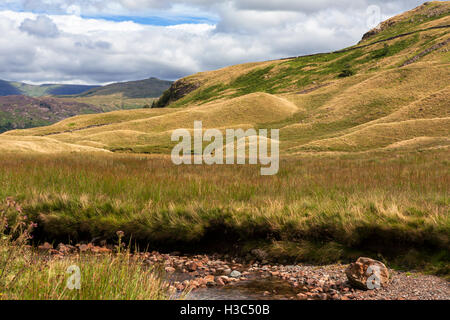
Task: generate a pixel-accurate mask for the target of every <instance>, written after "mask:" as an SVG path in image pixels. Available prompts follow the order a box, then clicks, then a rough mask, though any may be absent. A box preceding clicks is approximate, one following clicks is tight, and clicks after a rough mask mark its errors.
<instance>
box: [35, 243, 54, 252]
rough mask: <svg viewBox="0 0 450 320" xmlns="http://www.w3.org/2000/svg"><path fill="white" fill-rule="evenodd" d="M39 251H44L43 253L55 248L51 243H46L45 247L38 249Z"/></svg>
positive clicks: (41, 246)
mask: <svg viewBox="0 0 450 320" xmlns="http://www.w3.org/2000/svg"><path fill="white" fill-rule="evenodd" d="M38 249H39V250H42V251H50V250H52V249H53V246H52V245H51V244H50V243H48V242H45V243H44V244H43V245H40V246H39V247H38Z"/></svg>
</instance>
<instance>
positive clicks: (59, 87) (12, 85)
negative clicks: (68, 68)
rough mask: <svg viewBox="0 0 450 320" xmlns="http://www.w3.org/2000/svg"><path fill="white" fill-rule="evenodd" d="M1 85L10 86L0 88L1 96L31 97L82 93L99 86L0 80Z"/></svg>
mask: <svg viewBox="0 0 450 320" xmlns="http://www.w3.org/2000/svg"><path fill="white" fill-rule="evenodd" d="M0 83H2V84H0V87H1V86H3V87H4V88H8V90H1V89H0V96H10V95H25V96H29V97H42V96H50V95H67V94H80V93H82V92H85V91H87V90H90V89H93V88H97V87H99V86H94V85H92V86H90V85H71V84H42V85H32V84H27V83H22V82H13V81H11V82H8V81H3V80H0Z"/></svg>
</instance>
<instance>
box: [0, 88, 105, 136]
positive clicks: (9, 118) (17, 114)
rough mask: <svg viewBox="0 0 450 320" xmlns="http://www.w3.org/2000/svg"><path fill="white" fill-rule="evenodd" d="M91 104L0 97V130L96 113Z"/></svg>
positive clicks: (51, 99)
mask: <svg viewBox="0 0 450 320" xmlns="http://www.w3.org/2000/svg"><path fill="white" fill-rule="evenodd" d="M98 112H102V110H101V109H100V108H98V107H95V106H93V105H88V104H84V103H78V102H67V101H62V100H58V99H54V98H48V97H46V98H31V97H26V96H7V97H0V132H4V131H7V130H12V129H23V128H31V127H37V126H43V125H49V124H52V123H55V122H58V121H61V120H63V119H66V118H69V117H73V116H75V115H78V114H86V113H98Z"/></svg>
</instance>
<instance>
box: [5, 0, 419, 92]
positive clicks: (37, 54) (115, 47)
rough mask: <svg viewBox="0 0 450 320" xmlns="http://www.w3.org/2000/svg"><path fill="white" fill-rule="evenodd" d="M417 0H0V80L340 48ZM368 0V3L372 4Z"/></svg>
mask: <svg viewBox="0 0 450 320" xmlns="http://www.w3.org/2000/svg"><path fill="white" fill-rule="evenodd" d="M422 3H423V1H418V0H374V1H371V0H340V1H335V0H316V1H309V0H305V1H303V0H297V1H292V0H265V1H260V0H168V1H160V0H108V1H107V0H66V1H64V0H4V1H2V2H1V3H0V32H1V34H2V37H0V79H7V80H15V81H26V82H31V83H48V82H60V83H89V84H104V83H110V82H115V81H127V80H136V79H144V78H148V77H158V78H162V79H170V80H175V79H178V78H180V77H183V76H187V75H189V74H192V73H196V72H200V71H206V70H213V69H218V68H221V67H225V66H228V65H234V64H239V63H245V62H253V61H264V60H270V59H277V58H283V57H288V56H298V55H303V54H310V53H316V52H327V51H330V50H336V49H341V48H344V47H346V46H350V45H353V44H355V43H357V42H358V41H359V40H360V39H361V37H362V35H363V34H364V33H365V32H366V31H368V30H369V29H370V28H372V27H375V24H376V23H378V22H381V21H382V20H385V19H387V18H389V17H391V16H393V15H396V14H399V13H402V12H404V11H406V10H410V9H413V8H414V7H416V6H418V5H420V4H422ZM374 8H375V10H374Z"/></svg>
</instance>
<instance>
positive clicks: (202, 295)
mask: <svg viewBox="0 0 450 320" xmlns="http://www.w3.org/2000/svg"><path fill="white" fill-rule="evenodd" d="M298 292H299V290H295V289H294V288H292V286H291V285H290V284H289V283H288V282H286V281H282V280H274V279H253V280H248V281H241V282H239V283H235V284H233V285H229V286H225V287H223V288H222V287H220V288H219V287H211V288H204V289H198V290H195V291H193V292H191V293H190V294H189V295H188V296H187V297H186V299H187V300H272V299H277V300H283V299H286V300H287V299H289V297H293V296H295V295H296V294H297V293H298Z"/></svg>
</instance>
